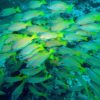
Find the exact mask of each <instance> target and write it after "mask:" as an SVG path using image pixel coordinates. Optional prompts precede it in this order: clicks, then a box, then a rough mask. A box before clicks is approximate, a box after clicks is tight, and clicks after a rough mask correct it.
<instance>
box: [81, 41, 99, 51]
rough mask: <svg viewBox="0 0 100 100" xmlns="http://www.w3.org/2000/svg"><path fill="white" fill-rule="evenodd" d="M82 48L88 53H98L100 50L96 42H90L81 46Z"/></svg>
mask: <svg viewBox="0 0 100 100" xmlns="http://www.w3.org/2000/svg"><path fill="white" fill-rule="evenodd" d="M80 47H81V48H83V49H84V50H86V51H89V50H93V51H98V50H99V47H98V45H97V44H96V43H94V42H91V41H90V42H88V43H82V44H80Z"/></svg>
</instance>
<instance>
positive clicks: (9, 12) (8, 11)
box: [0, 7, 21, 17]
mask: <svg viewBox="0 0 100 100" xmlns="http://www.w3.org/2000/svg"><path fill="white" fill-rule="evenodd" d="M17 12H18V13H19V12H21V9H20V8H19V7H16V8H13V7H12V8H6V9H4V10H2V11H1V12H0V16H1V17H6V16H10V15H13V14H15V13H17Z"/></svg>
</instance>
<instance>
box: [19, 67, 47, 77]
mask: <svg viewBox="0 0 100 100" xmlns="http://www.w3.org/2000/svg"><path fill="white" fill-rule="evenodd" d="M44 69H45V67H44V66H41V67H36V68H35V67H29V68H24V69H22V70H20V73H21V74H24V75H27V76H34V75H36V74H38V73H40V72H41V71H42V70H44Z"/></svg>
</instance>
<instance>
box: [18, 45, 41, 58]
mask: <svg viewBox="0 0 100 100" xmlns="http://www.w3.org/2000/svg"><path fill="white" fill-rule="evenodd" d="M40 47H41V45H39V44H36V43H31V44H29V45H28V46H26V47H25V48H23V49H22V50H21V51H20V53H19V57H24V56H27V55H29V54H32V52H33V51H35V50H36V49H38V48H40Z"/></svg>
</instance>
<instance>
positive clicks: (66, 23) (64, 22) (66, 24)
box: [51, 18, 74, 32]
mask: <svg viewBox="0 0 100 100" xmlns="http://www.w3.org/2000/svg"><path fill="white" fill-rule="evenodd" d="M53 23H54V24H52V26H51V30H52V31H55V32H59V31H63V30H64V29H67V28H69V26H70V25H71V24H73V23H74V21H73V19H70V20H64V19H59V18H57V20H56V21H55V22H53ZM59 23H60V24H59Z"/></svg>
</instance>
